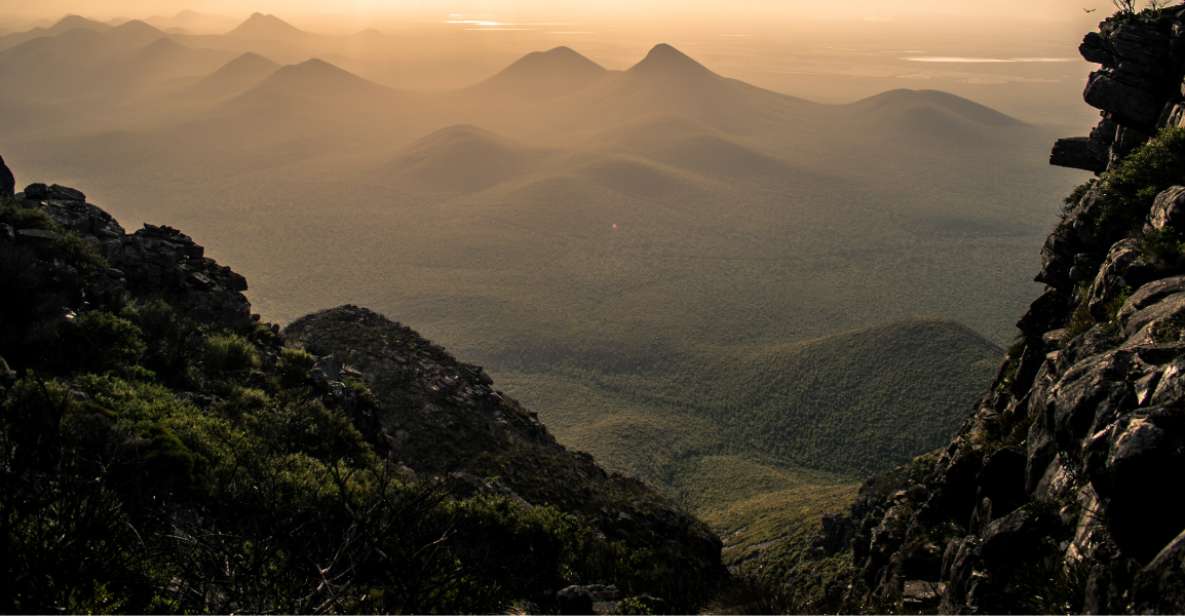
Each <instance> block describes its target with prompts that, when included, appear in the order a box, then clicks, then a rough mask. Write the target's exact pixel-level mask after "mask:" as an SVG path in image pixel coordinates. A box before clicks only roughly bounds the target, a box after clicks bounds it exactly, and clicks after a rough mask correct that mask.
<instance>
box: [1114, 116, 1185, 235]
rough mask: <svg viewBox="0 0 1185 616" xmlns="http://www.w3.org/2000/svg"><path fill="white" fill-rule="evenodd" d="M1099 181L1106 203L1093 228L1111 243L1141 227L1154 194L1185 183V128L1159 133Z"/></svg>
mask: <svg viewBox="0 0 1185 616" xmlns="http://www.w3.org/2000/svg"><path fill="white" fill-rule="evenodd" d="M1101 181H1102V187H1103V190H1104V195H1105V200H1104V207H1103V211H1102V215H1101V218H1100V220H1098V221H1097V222H1096V228H1097V229H1099V230H1100V231H1101V232H1102V233H1103V234H1105V235H1107V236H1109V238H1110V239H1112V240H1113V239H1116V238H1118V237H1121V236H1124V235H1127V234H1129V233H1130V232H1132V231H1133V230H1135V229H1137V228H1138V227H1139V226H1140V225H1142V224H1143V222H1144V219H1145V218H1146V217H1147V215H1148V211H1149V210H1150V209H1151V207H1152V202H1153V201H1154V200H1155V199H1156V195H1158V194H1160V193H1161V192H1163V191H1164V190H1165V189H1167V188H1169V187H1171V186H1173V185H1176V184H1182V183H1185V129H1182V128H1168V129H1164V130H1162V131H1161V132H1160V133H1159V134H1158V135H1157V136H1156V137H1154V138H1153V139H1151V140H1150V141H1148V143H1145V144H1144V145H1142V146H1140V147H1139V148H1137V149H1136V150H1135V151H1134V152H1132V153H1131V154H1129V155H1128V156H1127V158H1124V159H1123V161H1122V162H1120V163H1119V165H1117V166H1116V167H1115V168H1114V169H1112V170H1111V171H1109V172H1108V173H1107V175H1106V176H1105V177H1104V178H1103V179H1102V180H1101Z"/></svg>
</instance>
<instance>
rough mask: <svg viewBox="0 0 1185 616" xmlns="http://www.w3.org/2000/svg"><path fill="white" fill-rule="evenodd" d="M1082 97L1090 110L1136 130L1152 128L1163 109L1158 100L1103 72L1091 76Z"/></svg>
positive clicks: (1159, 99) (1139, 88) (1154, 95)
mask: <svg viewBox="0 0 1185 616" xmlns="http://www.w3.org/2000/svg"><path fill="white" fill-rule="evenodd" d="M1083 98H1084V99H1085V100H1086V103H1087V104H1088V105H1090V106H1091V107H1094V108H1096V109H1101V110H1103V111H1107V112H1110V113H1112V114H1114V116H1115V119H1116V120H1118V121H1119V123H1120V124H1123V125H1125V126H1132V127H1136V128H1145V129H1146V128H1151V127H1153V126H1155V124H1156V121H1157V120H1158V119H1159V118H1160V112H1161V110H1162V109H1163V108H1164V103H1163V100H1162V98H1161V97H1159V96H1157V95H1156V94H1154V93H1152V92H1149V91H1148V90H1146V89H1144V88H1141V87H1138V86H1134V85H1132V84H1130V83H1125V82H1123V81H1120V80H1119V79H1116V78H1115V76H1114V74H1112V73H1110V72H1108V71H1106V70H1103V71H1098V72H1096V73H1094V74H1093V75H1091V77H1090V81H1088V82H1087V84H1086V91H1085V92H1084V93H1083Z"/></svg>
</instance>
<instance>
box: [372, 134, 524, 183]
mask: <svg viewBox="0 0 1185 616" xmlns="http://www.w3.org/2000/svg"><path fill="white" fill-rule="evenodd" d="M544 154H545V152H544V151H542V150H537V149H533V148H528V147H526V146H523V145H520V144H518V143H516V142H514V141H512V140H510V139H507V138H505V137H502V136H500V135H497V134H495V133H492V132H490V131H487V130H485V129H482V128H479V127H477V126H473V125H470V124H459V125H455V126H449V127H446V128H442V129H440V130H438V131H435V132H433V133H431V134H429V135H427V136H425V137H423V138H421V139H419V140H418V141H416V142H415V143H413V144H412V145H411V146H409V147H407V148H405V149H404V150H403V151H402V152H400V154H399V155H398V156H397V157H396V158H395V159H394V160H393V161H392V162H391V163H390V164H388V165H386V166H385V167H384V168H383V169H382V170H381V171H380V173H381V175H382V176H383V177H384V179H385V180H386V181H391V182H393V184H394V185H396V186H398V187H400V188H401V189H409V188H410V189H413V190H415V189H418V190H424V191H430V192H437V193H443V192H476V191H479V190H483V189H486V188H489V187H491V186H494V185H496V184H500V183H502V182H505V181H507V180H509V179H511V178H513V177H515V176H516V175H518V174H521V173H525V172H527V171H529V170H530V169H531V168H532V167H533V166H534V163H537V162H538V161H539V160H540V159H541V158H542V157H543V155H544Z"/></svg>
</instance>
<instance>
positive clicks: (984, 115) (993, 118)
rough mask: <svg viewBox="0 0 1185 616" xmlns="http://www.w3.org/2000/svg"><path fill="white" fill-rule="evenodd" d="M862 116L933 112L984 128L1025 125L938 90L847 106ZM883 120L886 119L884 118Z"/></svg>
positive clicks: (899, 92)
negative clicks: (922, 111)
mask: <svg viewBox="0 0 1185 616" xmlns="http://www.w3.org/2000/svg"><path fill="white" fill-rule="evenodd" d="M848 107H849V109H852V110H857V111H859V112H861V113H875V114H879V115H881V116H883V115H884V114H892V113H897V114H900V113H905V112H908V111H910V110H919V109H923V110H934V111H942V112H946V113H950V114H953V115H955V116H958V117H960V118H962V119H964V120H967V121H969V122H973V123H976V124H981V125H984V126H1000V127H1007V126H1020V125H1022V124H1023V123H1022V122H1021V121H1020V120H1017V119H1016V118H1013V117H1011V116H1008V115H1005V114H1003V113H1000V112H999V111H996V110H995V109H992V108H990V107H986V106H984V105H981V104H979V103H976V102H974V101H971V100H968V99H966V98H963V97H961V96H956V95H954V94H950V93H947V92H941V91H939V90H906V89H900V90H890V91H888V92H883V93H881V94H877V95H876V96H872V97H869V98H866V99H863V100H859V101H856V102H855V103H852V104H851V105H849V106H848ZM881 119H884V118H883V117H882V118H881Z"/></svg>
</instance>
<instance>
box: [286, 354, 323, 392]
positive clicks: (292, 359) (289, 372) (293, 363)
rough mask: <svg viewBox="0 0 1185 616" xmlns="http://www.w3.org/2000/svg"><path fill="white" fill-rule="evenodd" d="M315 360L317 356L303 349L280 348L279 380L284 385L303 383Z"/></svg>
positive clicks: (294, 385)
mask: <svg viewBox="0 0 1185 616" xmlns="http://www.w3.org/2000/svg"><path fill="white" fill-rule="evenodd" d="M316 361H317V358H315V357H313V355H312V354H311V353H309V352H308V351H306V350H304V349H297V348H293V347H284V348H283V349H280V365H279V369H280V382H281V383H282V384H283V385H284V386H285V387H296V386H298V385H302V384H304V383H305V381H307V380H308V377H309V371H310V370H312V369H313V364H314V363H316Z"/></svg>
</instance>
